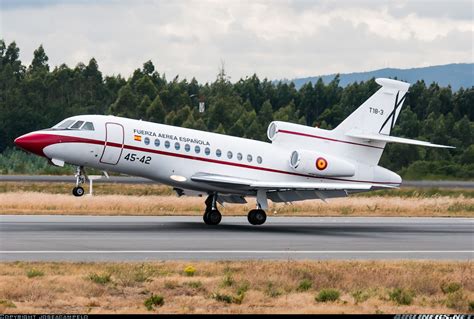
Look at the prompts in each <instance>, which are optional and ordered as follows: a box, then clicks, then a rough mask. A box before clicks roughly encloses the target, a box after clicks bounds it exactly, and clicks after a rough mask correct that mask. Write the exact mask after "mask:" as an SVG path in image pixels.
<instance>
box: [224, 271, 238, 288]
mask: <svg viewBox="0 0 474 319" xmlns="http://www.w3.org/2000/svg"><path fill="white" fill-rule="evenodd" d="M234 282H235V281H234V278H232V275H230V274H226V275H225V276H224V278H223V279H222V284H221V286H222V287H231V286H232V285H233V284H234Z"/></svg>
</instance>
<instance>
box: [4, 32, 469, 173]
mask: <svg viewBox="0 0 474 319" xmlns="http://www.w3.org/2000/svg"><path fill="white" fill-rule="evenodd" d="M19 52H20V50H19V48H18V47H17V45H16V44H15V42H12V43H10V44H9V45H8V46H7V45H6V43H5V42H4V41H3V40H0V123H1V125H0V134H1V135H0V136H1V139H0V152H3V154H4V155H3V159H2V158H0V163H1V164H2V165H8V158H10V157H11V158H18V157H17V156H16V155H15V154H14V153H15V152H14V151H12V148H13V140H14V138H15V137H17V136H19V135H21V134H24V133H26V132H30V131H33V130H37V129H42V128H47V127H51V126H52V125H54V124H56V123H58V122H59V121H61V120H63V119H64V118H66V117H69V116H73V115H77V114H113V115H117V116H125V117H130V118H135V119H143V120H148V121H153V122H158V123H166V124H170V125H177V126H183V127H188V128H194V129H199V130H206V131H212V132H219V133H225V134H230V135H235V136H242V137H247V138H252V139H258V140H267V137H266V129H267V126H268V124H269V123H270V122H271V121H272V120H282V121H289V122H294V123H300V124H305V125H310V126H319V127H321V128H328V129H330V128H333V127H335V126H337V125H338V124H339V123H340V122H341V121H342V120H343V119H344V118H345V117H346V116H348V115H349V114H350V113H351V112H353V111H354V110H355V109H356V108H357V107H358V106H359V105H360V104H361V103H362V102H364V101H365V100H366V99H367V98H368V97H369V96H370V95H371V94H373V93H374V92H375V91H376V90H377V88H378V85H377V84H376V83H375V81H374V80H373V79H372V80H370V81H366V82H360V83H353V84H351V85H349V86H347V87H345V88H342V87H340V86H339V78H338V77H336V78H335V79H334V80H333V81H331V82H330V83H328V84H324V83H323V81H322V80H321V79H320V80H319V81H318V82H317V83H315V84H311V83H308V84H305V85H304V86H303V87H301V89H299V90H297V89H296V88H295V86H294V84H293V83H283V82H277V83H275V82H272V81H269V80H267V79H263V80H261V79H259V78H258V76H257V75H253V76H251V77H247V78H245V79H241V80H239V81H237V82H235V83H231V82H230V80H229V78H228V77H227V76H226V74H225V71H224V68H223V67H222V68H221V69H220V70H219V72H218V74H217V77H216V80H215V81H214V82H212V83H205V84H202V83H198V81H197V80H196V79H194V78H193V79H191V80H187V79H180V78H179V77H178V76H176V77H174V78H173V79H171V80H168V79H167V78H166V76H165V74H162V73H160V72H159V70H156V69H155V66H154V65H153V63H152V62H151V61H148V62H145V63H144V64H143V67H142V68H139V69H136V70H135V71H134V72H133V74H132V75H131V76H130V77H129V78H128V79H125V78H123V77H122V76H120V75H113V76H104V75H103V74H102V73H101V72H100V70H99V66H98V63H97V61H96V60H95V59H94V58H92V59H91V60H90V61H89V62H88V63H87V64H83V63H79V64H78V65H77V66H75V67H74V68H70V67H69V66H67V65H65V64H62V65H60V66H58V67H55V68H53V69H51V68H50V66H49V65H48V56H47V55H46V52H45V50H44V49H43V47H42V46H40V47H39V48H38V49H37V50H35V51H34V57H33V60H32V61H31V63H30V65H29V66H26V65H24V64H23V63H22V62H21V61H20V60H19ZM201 101H202V102H204V103H205V107H206V110H205V112H204V113H200V112H199V111H198V104H199V102H201ZM473 118H474V87H471V88H461V89H460V90H459V91H457V92H453V91H452V90H451V88H450V87H439V86H438V85H437V84H436V83H431V84H429V85H427V84H426V83H424V82H423V81H418V82H416V83H414V84H413V85H412V87H411V88H410V93H409V95H408V97H407V99H406V102H405V106H404V108H403V111H402V112H401V114H400V119H399V121H398V123H399V124H398V125H397V126H396V127H395V129H394V132H393V134H394V135H397V136H402V137H409V138H416V139H422V140H428V141H431V142H433V143H439V144H447V145H453V146H456V149H451V150H447V149H427V148H421V147H414V146H407V145H395V144H393V145H389V146H388V147H387V149H386V151H385V152H384V156H383V157H382V161H381V165H383V166H385V167H387V168H389V169H392V170H395V171H398V172H400V173H401V174H402V175H403V176H404V177H408V178H445V177H448V178H461V179H468V178H473V177H474V164H473V163H474V146H473V145H472V139H473V138H472V133H473V132H474V125H473ZM4 151H6V152H4ZM6 157H8V158H6ZM2 169H3V171H4V172H5V171H8V172H10V171H11V170H10V169H8V168H6V167H3V168H1V167H0V170H2Z"/></svg>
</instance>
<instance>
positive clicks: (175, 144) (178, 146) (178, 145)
mask: <svg viewBox="0 0 474 319" xmlns="http://www.w3.org/2000/svg"><path fill="white" fill-rule="evenodd" d="M180 147H181V145H180V144H179V143H178V142H176V143H174V148H175V149H176V150H177V151H179V149H180Z"/></svg>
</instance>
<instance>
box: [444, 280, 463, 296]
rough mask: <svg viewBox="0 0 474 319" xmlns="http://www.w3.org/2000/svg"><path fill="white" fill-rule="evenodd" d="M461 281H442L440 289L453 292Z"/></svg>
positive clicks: (458, 287)
mask: <svg viewBox="0 0 474 319" xmlns="http://www.w3.org/2000/svg"><path fill="white" fill-rule="evenodd" d="M461 287H462V286H461V283H459V282H448V283H443V284H441V290H442V291H443V292H444V293H445V294H449V293H453V292H456V291H458V290H459V289H461Z"/></svg>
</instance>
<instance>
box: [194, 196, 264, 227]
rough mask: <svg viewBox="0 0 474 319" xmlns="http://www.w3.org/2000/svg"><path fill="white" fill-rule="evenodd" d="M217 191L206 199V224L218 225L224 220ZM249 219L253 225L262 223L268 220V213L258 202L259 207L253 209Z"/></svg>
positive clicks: (204, 216) (204, 217) (204, 218)
mask: <svg viewBox="0 0 474 319" xmlns="http://www.w3.org/2000/svg"><path fill="white" fill-rule="evenodd" d="M216 202H217V193H213V194H211V195H209V196H208V197H207V199H206V211H205V212H204V215H203V220H204V223H206V225H218V224H219V223H220V222H221V220H222V215H221V213H220V212H219V210H218V209H217V206H216ZM247 219H248V221H249V223H250V224H252V225H262V224H263V223H265V221H266V220H267V214H266V213H265V211H264V210H263V209H261V206H260V205H259V204H257V209H252V210H251V211H250V212H249V213H248V216H247Z"/></svg>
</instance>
